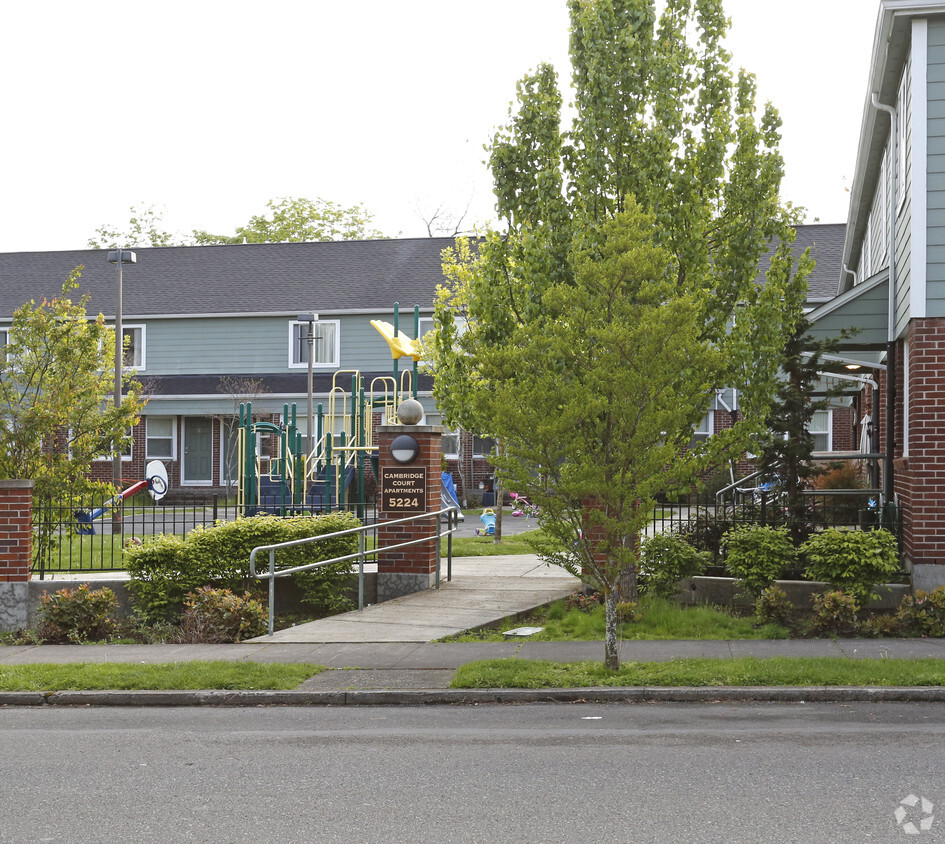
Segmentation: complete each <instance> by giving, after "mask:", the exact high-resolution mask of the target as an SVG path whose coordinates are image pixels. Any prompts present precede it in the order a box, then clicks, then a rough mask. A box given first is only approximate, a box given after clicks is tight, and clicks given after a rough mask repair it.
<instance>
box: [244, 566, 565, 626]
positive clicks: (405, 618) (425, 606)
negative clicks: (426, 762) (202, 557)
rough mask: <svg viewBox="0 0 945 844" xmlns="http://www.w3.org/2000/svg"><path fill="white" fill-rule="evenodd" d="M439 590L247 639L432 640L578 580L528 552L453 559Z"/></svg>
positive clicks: (526, 607) (540, 600)
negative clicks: (448, 579)
mask: <svg viewBox="0 0 945 844" xmlns="http://www.w3.org/2000/svg"><path fill="white" fill-rule="evenodd" d="M452 575H453V579H452V581H450V582H448V581H447V580H446V570H445V563H444V570H443V572H442V574H441V580H440V588H439V589H428V590H426V591H424V592H416V593H414V594H412V595H405V596H403V597H402V598H395V599H394V600H392V601H384V602H383V603H381V604H373V605H371V606H367V607H365V608H364V609H363V610H355V611H353V612H347V613H342V614H340V615H334V616H331V617H330V618H323V619H319V620H318V621H310V622H308V623H307V624H299V625H297V626H295V627H289V628H286V629H285V630H278V631H276V632H275V633H274V634H273V636H271V637H270V636H260V637H259V638H258V639H252V640H251V641H252V642H254V643H255V642H295V643H306V644H312V643H327V642H432V641H435V640H436V639H442V638H443V637H444V636H451V635H455V634H456V633H462V632H463V631H465V630H473V629H476V628H479V627H485V626H487V625H490V624H495V623H496V622H499V621H502V620H503V619H507V618H514V617H515V616H517V615H521V614H523V613H527V612H529V611H530V610H533V609H535V607H540V606H543V605H545V604H550V603H551V602H552V601H556V600H558V599H559V598H563V597H565V596H567V595H570V594H571V593H572V592H574V591H575V590H576V589H577V588H578V587H579V586H580V581H579V580H578V579H577V578H575V577H571V575H569V574H568V573H567V572H565V571H564V570H563V569H560V568H558V567H556V566H549V565H547V564H545V563H541V562H539V560H538V558H537V557H535V556H534V555H532V554H515V555H506V556H496V557H457V558H455V559H454V560H453V565H452Z"/></svg>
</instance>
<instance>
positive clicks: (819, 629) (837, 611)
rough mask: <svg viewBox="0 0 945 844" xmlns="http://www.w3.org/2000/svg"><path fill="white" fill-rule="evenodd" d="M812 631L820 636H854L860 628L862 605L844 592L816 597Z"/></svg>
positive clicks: (825, 593)
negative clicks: (858, 617) (858, 615)
mask: <svg viewBox="0 0 945 844" xmlns="http://www.w3.org/2000/svg"><path fill="white" fill-rule="evenodd" d="M813 600H814V615H813V620H812V622H811V627H812V631H813V632H814V633H816V634H818V635H828V636H852V635H853V634H854V633H856V632H857V629H858V628H859V622H858V619H857V613H858V612H859V611H860V604H859V602H858V601H857V599H856V598H855V597H854V596H853V595H847V594H846V593H844V592H840V591H839V590H838V591H833V592H824V593H823V594H822V595H814V596H813Z"/></svg>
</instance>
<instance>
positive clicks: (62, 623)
mask: <svg viewBox="0 0 945 844" xmlns="http://www.w3.org/2000/svg"><path fill="white" fill-rule="evenodd" d="M117 608H118V598H117V597H116V596H115V593H114V592H112V590H111V589H109V588H108V587H107V586H106V587H104V588H102V589H95V590H91V589H89V587H88V584H85V583H83V584H82V585H81V586H77V587H76V588H75V589H62V590H61V591H59V592H47V593H46V594H45V595H43V596H42V598H41V599H40V607H39V615H40V618H41V619H42V621H41V624H40V628H39V635H40V637H41V638H42V639H43V640H44V641H47V642H72V643H74V644H79V643H81V642H88V641H101V640H102V639H107V638H108V637H109V636H110V635H111V633H112V632H113V631H114V629H115V626H116V621H115V619H114V618H113V617H112V614H113V613H114V612H115V610H116V609H117Z"/></svg>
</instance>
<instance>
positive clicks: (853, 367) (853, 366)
mask: <svg viewBox="0 0 945 844" xmlns="http://www.w3.org/2000/svg"><path fill="white" fill-rule="evenodd" d="M862 368H863V365H862V364H860V363H847V364H844V369H851V370H853V371H856V370H857V369H862Z"/></svg>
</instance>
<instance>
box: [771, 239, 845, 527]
mask: <svg viewBox="0 0 945 844" xmlns="http://www.w3.org/2000/svg"><path fill="white" fill-rule="evenodd" d="M800 261H801V267H802V269H806V268H808V267H809V266H810V265H811V263H812V259H811V258H810V256H809V254H808V253H806V252H805V254H804V255H802V256H801V259H800ZM806 300H807V284H806V278H805V277H801V278H799V279H798V278H795V279H793V280H792V281H791V282H790V283H788V284H787V285H786V287H785V297H784V310H785V313H786V314H789V315H790V316H791V318H792V321H793V330H792V331H791V332H790V333H789V334H788V336H787V339H786V341H785V344H784V349H783V351H782V354H781V369H782V374H781V378H780V380H779V382H778V386H777V391H776V393H775V397H774V401H773V402H772V405H771V409H770V411H769V413H768V417H767V424H766V429H767V430H766V431H765V433H764V435H763V436H762V437H761V438H760V443H761V447H760V454H759V461H758V466H759V469H760V470H761V472H762V474H763V477H764V478H766V479H768V480H772V481H775V484H774V486H773V487H772V490H773V493H774V494H776V493H778V492H780V493H782V494H783V499H784V500H783V503H784V508H785V511H786V516H787V522H788V530H789V531H790V533H791V538H792V540H793V542H794V543H795V545H800V544H801V543H802V542H804V541H805V540H806V539H807V538H808V535H809V533H810V529H809V528H808V527H807V525H808V524H809V521H810V515H811V513H810V509H811V507H810V501H809V499H808V497H807V496H806V495H805V494H804V491H805V490H807V489H810V487H811V481H812V480H813V478H815V477H816V476H817V475H818V474H819V473H820V472H821V471H822V470H821V469H820V468H819V467H818V466H817V464H816V463H815V462H814V460H813V459H812V457H813V453H814V436H813V434H811V433H810V423H811V421H812V420H813V418H814V414H815V413H816V412H817V411H818V410H824V409H826V408H827V407H828V406H829V397H830V395H831V394H838V393H839V392H840V390H839V389H837V390H835V391H829V390H828V391H827V393H826V397H825V396H823V395H820V396H818V395H817V393H818V392H819V391H820V390H821V386H822V378H821V375H820V371H821V369H822V368H823V364H822V361H821V355H823V354H826V353H829V352H833V351H836V348H837V345H838V344H839V342H840V340H841V339H842V338H843V337H845V336H848V333H847V332H843V334H841V337H840V338H836V339H831V340H814V339H813V338H812V337H811V336H810V335H809V334H808V331H809V330H810V328H811V323H810V320H808V319H807V317H806V315H805V314H804V305H805V303H806ZM772 498H773V496H772ZM772 503H774V502H773V501H772Z"/></svg>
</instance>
